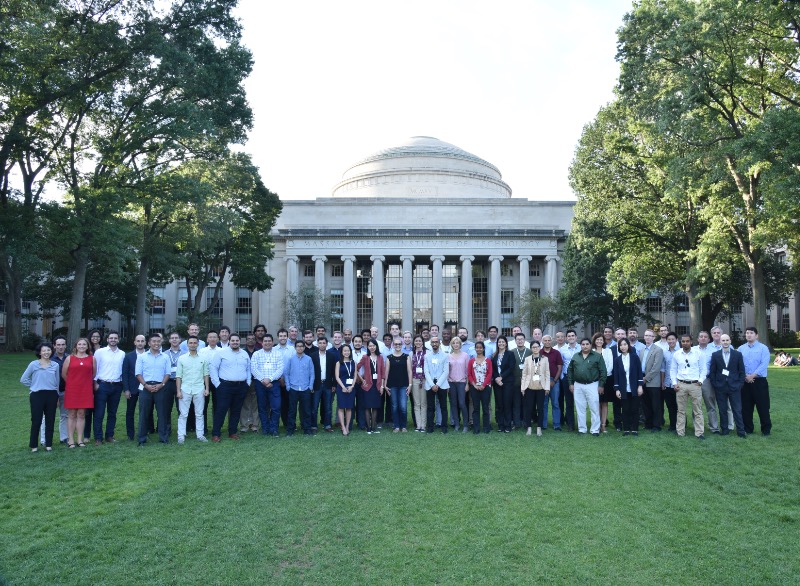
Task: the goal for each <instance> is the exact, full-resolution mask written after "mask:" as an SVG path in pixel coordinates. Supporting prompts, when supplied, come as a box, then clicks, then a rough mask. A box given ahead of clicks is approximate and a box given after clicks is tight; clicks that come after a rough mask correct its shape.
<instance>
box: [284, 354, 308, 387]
mask: <svg viewBox="0 0 800 586" xmlns="http://www.w3.org/2000/svg"><path fill="white" fill-rule="evenodd" d="M283 378H284V380H285V381H286V389H287V390H289V391H308V390H311V389H313V388H314V363H313V362H312V360H311V356H309V355H308V354H302V355H300V356H298V355H297V352H295V353H294V354H293V355H292V356H291V357H290V358H289V360H287V361H286V365H285V367H284V371H283Z"/></svg>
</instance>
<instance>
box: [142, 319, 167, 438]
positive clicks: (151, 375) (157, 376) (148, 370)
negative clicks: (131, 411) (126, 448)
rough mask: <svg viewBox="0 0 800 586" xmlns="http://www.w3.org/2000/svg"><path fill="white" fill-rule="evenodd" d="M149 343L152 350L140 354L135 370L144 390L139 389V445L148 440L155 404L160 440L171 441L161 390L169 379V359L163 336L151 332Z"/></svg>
mask: <svg viewBox="0 0 800 586" xmlns="http://www.w3.org/2000/svg"><path fill="white" fill-rule="evenodd" d="M147 344H148V345H149V346H150V351H149V352H145V353H143V354H139V356H138V357H137V358H136V370H135V372H136V380H138V381H139V384H140V385H142V390H141V391H139V446H143V445H144V444H145V442H147V430H148V426H147V422H148V419H149V415H150V411H151V409H152V407H153V405H154V404H155V406H156V414H157V415H158V438H159V440H158V441H160V442H161V443H164V444H166V443H169V436H167V435H166V429H167V427H166V420H165V419H164V413H163V412H162V409H163V408H164V405H163V401H161V391H162V390H163V389H164V386H165V385H166V384H167V381H168V380H169V368H170V367H169V360H167V357H166V356H165V355H164V354H162V353H161V336H159V335H158V334H150V336H148V338H147Z"/></svg>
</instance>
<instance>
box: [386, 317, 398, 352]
mask: <svg viewBox="0 0 800 586" xmlns="http://www.w3.org/2000/svg"><path fill="white" fill-rule="evenodd" d="M389 334H390V335H391V336H392V343H394V340H395V339H397V338H399V337H400V324H396V323H393V324H391V325H390V326H389ZM385 337H386V336H384V338H385ZM391 345H392V344H391V343H390V344H389V346H390V347H391Z"/></svg>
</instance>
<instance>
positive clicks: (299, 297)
mask: <svg viewBox="0 0 800 586" xmlns="http://www.w3.org/2000/svg"><path fill="white" fill-rule="evenodd" d="M283 305H284V312H285V314H284V318H285V323H286V325H293V326H296V327H297V328H298V329H299V330H300V331H301V332H302V331H303V330H313V329H314V328H315V327H317V325H319V324H329V323H331V319H332V317H333V315H332V310H331V302H330V297H329V296H328V295H325V293H324V292H323V291H321V290H320V289H317V288H316V287H314V286H312V285H302V286H301V287H300V288H299V289H298V290H297V291H293V292H290V293H287V294H286V299H284V302H283Z"/></svg>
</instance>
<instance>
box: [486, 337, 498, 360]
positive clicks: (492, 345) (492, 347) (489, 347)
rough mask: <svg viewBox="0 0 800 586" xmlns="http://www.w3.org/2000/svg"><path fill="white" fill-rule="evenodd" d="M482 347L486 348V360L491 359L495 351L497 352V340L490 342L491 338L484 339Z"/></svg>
mask: <svg viewBox="0 0 800 586" xmlns="http://www.w3.org/2000/svg"><path fill="white" fill-rule="evenodd" d="M483 345H484V348H486V358H487V359H488V360H491V359H492V356H494V354H495V352H497V342H492V341H491V340H485V341H484V342H483Z"/></svg>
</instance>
